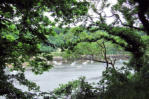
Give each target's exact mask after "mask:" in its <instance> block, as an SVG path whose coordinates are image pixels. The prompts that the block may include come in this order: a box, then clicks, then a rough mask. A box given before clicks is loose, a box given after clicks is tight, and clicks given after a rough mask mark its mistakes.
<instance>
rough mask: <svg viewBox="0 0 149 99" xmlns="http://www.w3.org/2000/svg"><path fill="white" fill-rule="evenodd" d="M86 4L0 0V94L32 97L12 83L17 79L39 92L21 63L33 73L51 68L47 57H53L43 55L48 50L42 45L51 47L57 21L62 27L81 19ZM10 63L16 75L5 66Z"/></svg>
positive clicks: (67, 0)
mask: <svg viewBox="0 0 149 99" xmlns="http://www.w3.org/2000/svg"><path fill="white" fill-rule="evenodd" d="M88 5H89V4H88V3H87V2H85V1H84V2H77V1H76V0H46V1H45V0H20V1H18V0H13V1H12V0H2V1H0V96H6V97H7V98H9V99H33V95H30V94H29V93H28V92H23V91H21V90H20V89H18V88H16V87H15V86H14V85H13V82H14V81H16V80H17V81H18V82H19V83H20V84H21V85H25V86H27V87H28V89H29V90H34V91H39V87H38V86H36V84H35V83H33V82H30V81H28V80H27V79H25V77H24V71H25V67H24V66H22V64H23V63H25V62H26V63H29V66H31V69H32V71H33V72H35V73H36V74H41V73H43V71H47V70H48V69H50V68H51V67H52V65H49V64H47V60H48V59H52V58H51V56H48V55H46V51H47V49H46V50H44V51H41V47H42V46H43V45H49V46H52V45H51V43H49V42H48V38H49V37H52V36H54V35H55V34H56V33H55V30H54V27H55V24H56V23H58V22H59V25H60V26H62V25H63V24H65V25H66V24H67V23H70V22H75V21H76V19H77V18H80V19H81V17H80V16H82V15H85V14H86V12H87V11H88V9H87V8H88ZM46 12H49V13H50V14H51V16H52V17H54V20H53V21H52V20H50V19H49V18H48V17H47V16H45V15H44V13H46ZM60 20H62V21H60ZM41 44H43V45H41ZM42 49H44V48H42ZM48 51H51V50H50V49H48ZM9 65H11V66H12V67H13V69H14V70H17V71H19V72H18V73H17V74H16V75H11V74H8V73H7V72H6V69H7V67H8V66H9ZM5 72H6V73H5ZM7 74H8V75H7Z"/></svg>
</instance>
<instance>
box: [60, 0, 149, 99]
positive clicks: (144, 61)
mask: <svg viewBox="0 0 149 99" xmlns="http://www.w3.org/2000/svg"><path fill="white" fill-rule="evenodd" d="M116 1H117V2H116V3H115V4H112V3H110V0H101V1H98V0H97V1H95V2H94V1H93V2H92V3H95V5H94V4H93V5H92V6H91V9H92V11H93V12H94V14H96V16H95V17H94V16H92V14H93V13H91V14H89V15H88V16H87V19H86V20H88V21H90V22H89V24H86V23H87V22H86V23H85V24H83V26H84V27H85V28H86V31H87V33H88V32H91V33H93V34H96V32H98V31H99V30H100V31H102V32H101V33H99V34H98V35H95V36H94V37H89V36H88V37H86V35H84V36H81V37H83V38H80V39H77V40H76V39H75V40H73V41H72V40H71V41H70V42H69V43H68V45H70V46H69V47H68V49H69V50H74V49H75V46H77V45H78V44H79V43H80V42H89V43H91V42H97V41H98V40H100V39H101V38H102V39H105V40H106V41H111V42H112V43H114V44H117V45H118V46H121V47H122V48H123V49H124V50H125V51H128V52H130V53H131V59H130V60H129V62H128V63H127V64H126V67H127V68H124V67H123V68H121V69H120V70H118V69H113V68H107V70H106V71H105V72H104V73H103V79H102V80H101V82H100V83H99V89H96V92H98V91H99V93H96V95H95V97H96V98H95V99H98V98H99V99H100V98H101V99H148V97H149V93H148V90H149V89H148V88H149V85H148V80H149V78H148V77H149V74H148V72H149V68H148V66H149V64H148V63H149V61H148V60H149V58H148V54H147V51H148V43H149V1H148V0H116ZM92 3H91V4H92ZM98 3H99V4H100V5H98ZM106 9H110V11H111V13H110V14H111V15H108V14H107V13H106V11H107V10H106ZM109 18H112V19H111V20H113V19H114V20H113V21H112V22H111V23H108V22H107V21H108V19H109ZM80 29H81V28H80ZM80 29H79V30H80ZM77 33H78V32H77ZM79 33H80V31H79ZM79 37H80V36H79ZM78 46H79V45H78ZM132 72H133V73H132ZM84 83H85V82H84ZM68 86H69V84H68ZM79 86H80V85H79ZM86 88H88V85H87V86H86ZM97 88H98V87H97ZM90 90H94V88H92V87H90V89H89V90H88V91H89V92H90ZM63 93H65V92H63ZM80 93H81V92H80ZM80 93H79V94H80ZM85 93H87V92H85ZM91 93H92V92H91ZM94 93H95V92H94ZM79 94H78V95H79ZM76 96H77V95H76ZM82 96H83V95H82ZM86 96H87V95H86ZM77 98H78V97H77ZM77 98H74V99H77ZM79 98H80V99H86V98H87V97H85V98H82V97H81V96H80V97H79ZM92 98H93V99H94V96H93V97H92ZM92 98H90V99H92Z"/></svg>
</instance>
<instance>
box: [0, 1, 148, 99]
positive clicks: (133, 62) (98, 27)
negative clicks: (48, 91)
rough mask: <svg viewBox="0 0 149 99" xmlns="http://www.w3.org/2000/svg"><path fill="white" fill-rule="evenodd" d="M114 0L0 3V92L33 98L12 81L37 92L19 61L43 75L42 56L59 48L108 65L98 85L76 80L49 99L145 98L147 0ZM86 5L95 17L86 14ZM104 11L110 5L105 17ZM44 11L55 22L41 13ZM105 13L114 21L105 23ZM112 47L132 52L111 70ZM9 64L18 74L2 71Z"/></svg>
mask: <svg viewBox="0 0 149 99" xmlns="http://www.w3.org/2000/svg"><path fill="white" fill-rule="evenodd" d="M97 1H98V0H97ZM116 1H117V2H116V4H111V3H109V2H110V0H101V1H99V2H100V6H95V5H94V4H93V3H94V1H93V2H92V3H89V2H86V1H85V0H82V2H81V1H78V0H30V1H29V0H21V1H17V0H13V1H12V0H3V1H0V63H1V64H0V96H6V97H7V98H8V99H33V96H34V95H31V94H29V93H28V92H23V91H22V90H20V89H18V88H16V87H15V86H14V85H13V82H14V81H15V80H17V81H18V82H19V83H20V84H21V85H25V86H27V87H28V89H29V90H34V91H39V87H38V86H36V84H35V83H33V82H31V81H29V80H27V79H26V78H25V76H24V72H25V69H26V68H25V67H24V66H22V64H23V63H25V62H26V63H28V64H29V66H30V67H31V70H32V71H33V72H34V73H36V74H42V73H43V72H44V71H48V70H49V69H50V68H51V67H52V65H49V64H47V60H52V56H51V52H52V51H56V50H57V48H60V49H61V50H62V51H63V53H64V56H65V57H66V58H76V57H81V56H82V55H92V56H93V55H98V54H99V55H103V59H104V60H105V61H102V62H104V63H107V68H106V71H104V72H103V79H102V80H101V81H100V83H99V85H98V86H95V87H93V85H91V84H88V82H86V81H85V80H84V78H81V79H80V80H77V81H74V82H70V83H68V84H67V85H62V86H61V87H60V88H59V89H56V90H55V91H54V95H53V96H52V97H51V98H54V99H56V98H58V97H60V98H63V97H64V96H69V95H71V93H72V92H73V91H74V92H73V94H72V96H73V98H74V99H87V98H89V99H91V98H93V99H98V98H99V99H100V98H102V99H123V98H124V99H147V98H148V97H149V92H148V90H149V73H148V72H149V68H148V66H149V57H148V54H147V52H148V47H149V45H148V44H149V1H148V0H116ZM95 3H97V2H95ZM88 9H91V10H92V13H94V14H96V18H94V16H92V15H90V13H89V14H87V12H88ZM105 9H110V11H111V15H110V16H109V15H107V13H106V10H105ZM46 12H49V15H50V16H51V17H53V18H54V20H52V19H51V20H50V18H48V17H47V16H45V15H44V14H45V13H46ZM110 17H111V18H112V19H114V20H113V22H111V23H108V22H107V20H108V19H109V18H110ZM80 21H83V22H82V24H81V25H80V26H77V27H69V25H72V24H73V23H74V24H75V23H77V22H80ZM70 23H71V24H70ZM87 23H88V24H87ZM64 27H65V28H64ZM47 46H49V47H47ZM107 46H108V47H107ZM113 48H116V49H113ZM117 48H118V49H117ZM116 50H118V51H125V52H128V53H130V54H131V59H130V60H129V62H128V63H127V64H126V65H125V67H122V68H121V69H117V68H115V67H114V63H115V60H114V61H112V60H110V59H108V58H107V56H106V55H107V54H111V53H113V52H115V51H116ZM111 51H113V52H111ZM108 64H111V65H112V68H111V67H108ZM8 66H12V67H13V70H17V71H19V72H18V73H17V74H16V75H13V74H7V72H6V69H7V67H8ZM131 70H134V74H132V73H131V72H130V71H131ZM47 87H48V86H47ZM77 88H78V89H77ZM138 93H139V94H138ZM109 97H110V98H109Z"/></svg>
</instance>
